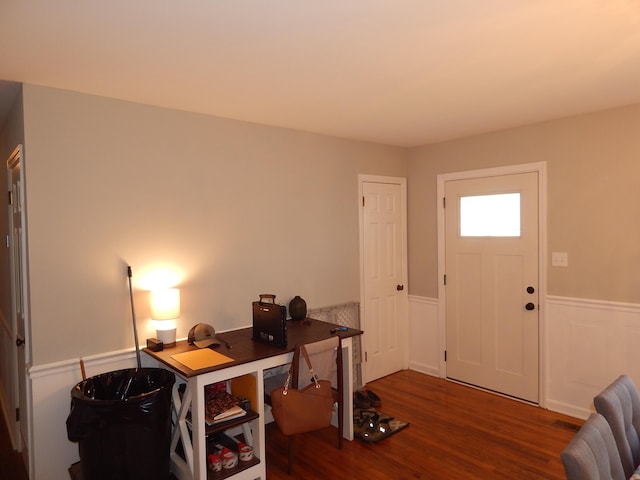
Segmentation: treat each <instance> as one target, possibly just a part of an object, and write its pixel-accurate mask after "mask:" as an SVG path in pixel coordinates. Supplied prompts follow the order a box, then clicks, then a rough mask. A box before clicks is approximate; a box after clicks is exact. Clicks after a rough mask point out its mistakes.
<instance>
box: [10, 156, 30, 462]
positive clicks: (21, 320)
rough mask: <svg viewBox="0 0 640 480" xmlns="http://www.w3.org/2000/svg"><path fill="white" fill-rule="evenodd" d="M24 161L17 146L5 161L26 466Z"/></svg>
mask: <svg viewBox="0 0 640 480" xmlns="http://www.w3.org/2000/svg"><path fill="white" fill-rule="evenodd" d="M23 163H24V159H23V158H22V146H18V147H17V148H16V149H15V151H14V152H13V154H12V155H11V156H10V157H9V159H8V160H7V170H8V173H9V174H8V182H9V185H8V187H9V200H10V205H9V231H10V232H11V235H10V239H9V246H10V269H11V305H12V321H11V325H12V330H13V334H14V340H15V342H16V343H15V344H16V350H15V355H16V357H15V358H16V362H15V364H14V366H15V368H16V370H15V380H16V385H15V391H16V396H17V407H18V411H19V412H20V413H19V419H18V425H17V429H16V431H15V433H16V435H15V440H16V442H17V445H16V448H17V449H18V450H19V451H20V452H22V457H23V460H24V462H25V466H27V469H28V465H29V451H28V438H29V436H28V431H29V426H28V422H29V395H30V393H29V386H28V383H27V369H28V364H29V358H30V351H31V345H30V344H29V338H28V326H29V321H28V302H27V299H28V298H29V295H28V281H27V236H26V225H25V219H26V216H25V215H26V213H25V209H24V201H25V192H24V173H23V171H24V166H23Z"/></svg>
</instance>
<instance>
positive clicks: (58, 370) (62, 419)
mask: <svg viewBox="0 0 640 480" xmlns="http://www.w3.org/2000/svg"><path fill="white" fill-rule="evenodd" d="M84 364H85V371H86V375H87V377H92V376H94V375H99V374H101V373H105V372H110V371H113V370H120V369H123V368H132V367H135V366H136V359H135V352H134V350H133V349H132V350H127V351H120V352H111V353H107V354H104V355H95V356H92V357H87V358H84ZM29 377H30V382H31V386H32V395H33V417H32V418H33V425H32V429H31V431H32V438H31V442H30V453H31V455H30V459H31V464H30V466H29V472H30V479H31V480H60V479H64V478H69V473H68V468H69V466H70V465H71V464H73V463H75V462H77V461H78V460H79V459H80V457H79V454H78V445H77V444H76V443H72V442H70V441H69V440H68V439H67V425H66V421H67V417H68V416H69V410H70V406H71V389H72V388H73V387H74V386H75V385H76V384H77V383H78V382H80V381H82V371H81V369H80V360H79V359H72V360H68V361H64V362H57V363H53V364H48V365H41V366H37V367H33V368H31V370H30V371H29Z"/></svg>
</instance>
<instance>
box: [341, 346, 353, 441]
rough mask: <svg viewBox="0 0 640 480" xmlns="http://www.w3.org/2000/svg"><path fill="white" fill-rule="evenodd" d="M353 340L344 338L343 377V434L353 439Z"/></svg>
mask: <svg viewBox="0 0 640 480" xmlns="http://www.w3.org/2000/svg"><path fill="white" fill-rule="evenodd" d="M352 350H353V341H352V339H351V338H350V337H349V338H343V339H342V375H343V376H342V378H343V382H344V387H346V388H344V391H343V396H342V412H343V417H342V418H343V419H344V425H343V428H342V436H343V437H344V438H346V439H347V440H349V441H351V440H353V356H352Z"/></svg>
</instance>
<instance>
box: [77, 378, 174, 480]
mask: <svg viewBox="0 0 640 480" xmlns="http://www.w3.org/2000/svg"><path fill="white" fill-rule="evenodd" d="M174 382H175V376H174V374H173V373H171V372H169V371H168V370H164V369H161V368H139V369H136V368H131V369H125V370H117V371H113V372H109V373H104V374H102V375H96V376H95V377H91V378H88V379H86V380H83V381H82V382H80V383H78V384H77V385H76V386H75V387H73V389H71V412H70V413H69V417H68V418H67V436H68V437H69V440H71V441H72V442H78V449H79V451H80V465H81V469H82V478H83V480H134V479H135V480H143V479H153V480H156V479H162V480H166V479H168V478H169V448H170V443H171V392H172V389H173V384H174Z"/></svg>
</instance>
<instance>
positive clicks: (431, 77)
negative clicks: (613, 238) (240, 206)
mask: <svg viewBox="0 0 640 480" xmlns="http://www.w3.org/2000/svg"><path fill="white" fill-rule="evenodd" d="M0 79H3V80H9V81H20V82H27V83H33V84H38V85H46V86H51V87H57V88H63V89H68V90H75V91H79V92H86V93H91V94H96V95H103V96H107V97H113V98H119V99H125V100H130V101H134V102H140V103H146V104H152V105H158V106H162V107H168V108H175V109H181V110H187V111H192V112H201V113H205V114H210V115H216V116H221V117H227V118H234V119H240V120H246V121H250V122H257V123H262V124H268V125H276V126H282V127H289V128H294V129H299V130H305V131H310V132H318V133H322V134H327V135H335V136H339V137H345V138H352V139H361V140H366V141H371V142H378V143H383V144H389V145H400V146H418V145H423V144H427V143H432V142H437V141H442V140H447V139H451V138H456V137H461V136H468V135H473V134H477V133H482V132H487V131H493V130H499V129H504V128H508V127H512V126H517V125H523V124H529V123H534V122H539V121H544V120H549V119H553V118H559V117H564V116H569V115H574V114H579V113H584V112H589V111H595V110H601V109H605V108H609V107H616V106H621V105H628V104H633V103H640V0H262V1H260V0H135V1H132V0H109V1H101V0H56V1H52V0H30V1H24V0H0ZM1 86H2V84H1V83H0V87H1Z"/></svg>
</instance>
